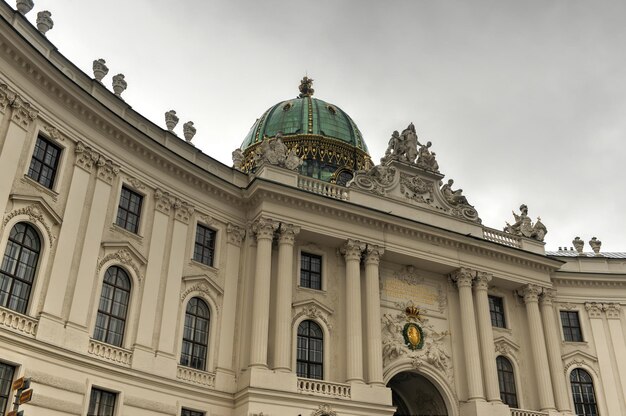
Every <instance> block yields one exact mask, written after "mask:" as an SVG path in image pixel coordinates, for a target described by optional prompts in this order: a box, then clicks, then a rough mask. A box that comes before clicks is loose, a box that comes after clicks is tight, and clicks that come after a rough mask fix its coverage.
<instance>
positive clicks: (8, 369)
mask: <svg viewBox="0 0 626 416" xmlns="http://www.w3.org/2000/svg"><path fill="white" fill-rule="evenodd" d="M14 374H15V368H14V367H13V366H10V365H8V364H4V363H0V415H3V414H4V413H5V412H6V411H7V410H8V406H9V403H11V384H12V383H13V375H14Z"/></svg>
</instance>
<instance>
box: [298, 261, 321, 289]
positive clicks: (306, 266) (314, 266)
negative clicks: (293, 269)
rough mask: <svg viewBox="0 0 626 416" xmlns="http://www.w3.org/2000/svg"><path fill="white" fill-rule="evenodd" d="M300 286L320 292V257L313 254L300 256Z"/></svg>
mask: <svg viewBox="0 0 626 416" xmlns="http://www.w3.org/2000/svg"><path fill="white" fill-rule="evenodd" d="M300 286H301V287H308V288H310V289H317V290H322V257H321V256H316V255H315V254H309V253H301V255H300Z"/></svg>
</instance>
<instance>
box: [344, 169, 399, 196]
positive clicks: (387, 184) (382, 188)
mask: <svg viewBox="0 0 626 416" xmlns="http://www.w3.org/2000/svg"><path fill="white" fill-rule="evenodd" d="M396 173H397V170H396V168H394V167H393V166H384V165H376V166H374V167H373V168H371V169H370V170H368V171H360V172H357V173H356V174H355V175H354V178H353V179H352V181H350V183H349V185H348V186H354V187H356V188H358V189H363V190H365V191H370V192H372V193H374V194H376V195H381V196H382V195H386V193H387V191H388V190H389V189H390V188H391V187H392V186H393V185H394V184H395V182H396V180H395V179H396Z"/></svg>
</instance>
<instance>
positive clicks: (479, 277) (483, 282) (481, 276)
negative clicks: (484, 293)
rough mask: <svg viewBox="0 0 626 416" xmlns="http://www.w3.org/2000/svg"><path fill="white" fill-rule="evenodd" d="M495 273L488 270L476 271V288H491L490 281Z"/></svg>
mask: <svg viewBox="0 0 626 416" xmlns="http://www.w3.org/2000/svg"><path fill="white" fill-rule="evenodd" d="M492 278H493V275H492V274H491V273H487V272H478V273H476V279H475V280H474V289H476V290H487V289H489V282H491V279H492Z"/></svg>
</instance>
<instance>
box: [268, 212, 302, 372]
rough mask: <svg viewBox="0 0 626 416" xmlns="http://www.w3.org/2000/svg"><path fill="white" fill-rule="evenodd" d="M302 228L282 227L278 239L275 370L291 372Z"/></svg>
mask: <svg viewBox="0 0 626 416" xmlns="http://www.w3.org/2000/svg"><path fill="white" fill-rule="evenodd" d="M299 232H300V227H296V226H295V225H291V224H281V225H280V236H279V238H278V282H277V284H276V332H275V337H274V348H275V350H274V352H275V354H274V368H275V369H276V370H281V371H291V297H292V293H291V287H292V278H293V243H294V241H295V239H296V235H297V234H298V233H299Z"/></svg>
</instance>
